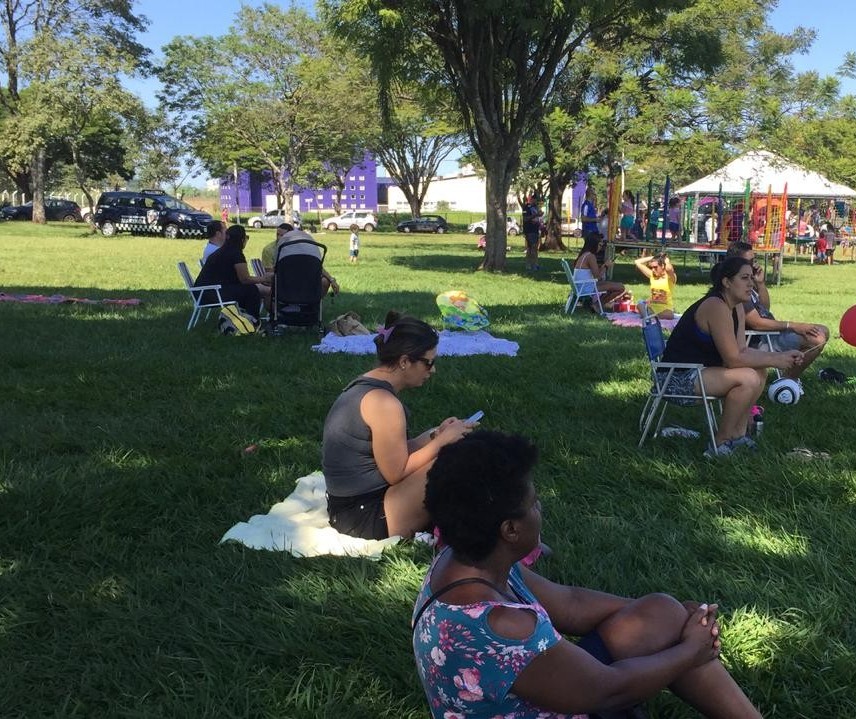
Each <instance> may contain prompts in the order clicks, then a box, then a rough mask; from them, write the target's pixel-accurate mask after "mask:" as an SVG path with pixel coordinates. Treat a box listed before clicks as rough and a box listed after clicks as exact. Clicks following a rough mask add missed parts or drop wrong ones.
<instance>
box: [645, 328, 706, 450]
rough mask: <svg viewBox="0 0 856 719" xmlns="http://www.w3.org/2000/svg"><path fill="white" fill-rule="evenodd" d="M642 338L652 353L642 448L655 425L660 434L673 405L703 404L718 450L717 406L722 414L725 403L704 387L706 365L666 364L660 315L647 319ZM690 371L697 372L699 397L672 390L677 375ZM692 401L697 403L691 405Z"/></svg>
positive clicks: (656, 431)
mask: <svg viewBox="0 0 856 719" xmlns="http://www.w3.org/2000/svg"><path fill="white" fill-rule="evenodd" d="M642 339H643V340H644V342H645V350H646V352H647V353H648V361H649V362H650V364H651V391H650V393H649V395H648V399H647V400H646V401H645V406H644V407H643V408H642V414H641V415H640V416H639V431H640V432H641V433H642V436H641V437H640V439H639V444H638V447H641V446H642V445H643V444H644V442H645V438H646V437H647V436H648V433H649V432H650V431H651V428H652V426H653V428H654V431H653V433H652V436H654V437H656V436H657V435H658V434H659V433H660V429H661V427H662V425H663V418H664V417H665V416H666V409H667V408H668V407H669V405H670V404H680V405H684V406H686V405H688V404H690V403H691V404H700V405H701V406H702V407H703V408H704V416H705V421H706V423H707V431H708V434H709V435H710V443H711V446H713V447H715V446H716V429H717V422H716V412H715V410H714V403H716V404H717V405H718V406H719V412H720V414H721V413H722V402H721V401H720V398H719V397H715V396H713V395H711V394H709V393H708V391H707V389H706V388H705V386H704V376H703V375H702V370H703V369H704V365H701V364H693V363H688V362H663V360H662V358H663V353H664V352H665V350H666V340H665V339H664V337H663V327H662V326H661V325H660V320H658V319H657V317H656V316H653V315H651V316H648V317H646V318H644V322H643V325H642ZM686 371H691V372H693V371H694V372H695V373H696V380H697V382H698V385H699V394H681V393H677V392H670V391H669V385H670V384H671V381H672V378H673V377H674V375H675V373H676V372H686ZM690 400H693V401H692V402H690Z"/></svg>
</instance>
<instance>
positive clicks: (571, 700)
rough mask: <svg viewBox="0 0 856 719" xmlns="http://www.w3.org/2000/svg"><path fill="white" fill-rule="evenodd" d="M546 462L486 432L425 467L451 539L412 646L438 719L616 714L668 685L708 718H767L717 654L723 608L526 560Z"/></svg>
mask: <svg viewBox="0 0 856 719" xmlns="http://www.w3.org/2000/svg"><path fill="white" fill-rule="evenodd" d="M536 462H537V449H536V448H535V446H534V445H533V444H531V443H530V442H529V441H528V440H526V439H524V438H523V437H519V436H510V435H505V434H501V433H499V432H486V431H478V432H473V433H472V434H471V435H469V436H468V437H465V438H464V439H463V440H461V441H460V442H458V443H456V444H451V445H448V446H446V447H443V449H442V450H441V451H440V454H439V456H438V457H437V461H436V462H435V463H434V466H433V467H432V468H431V470H430V471H429V473H428V484H427V487H426V493H425V506H426V507H427V509H428V512H429V513H430V515H431V519H432V521H433V522H434V523H435V524H436V525H437V527H438V528H439V530H440V535H441V536H442V537H443V541H444V542H445V546H444V547H443V548H442V549H441V550H440V551H439V552H438V553H437V554H436V556H435V558H434V561H433V562H432V563H431V566H430V568H429V569H428V571H427V574H426V577H425V579H424V581H423V583H422V588H421V590H420V592H419V596H418V597H417V599H416V603H415V605H414V610H413V616H412V626H413V640H412V641H413V651H414V655H415V659H416V667H417V671H418V673H419V678H420V680H421V682H422V687H423V689H424V690H425V694H426V697H427V699H428V705H429V708H430V712H431V716H432V717H433V718H434V719H445V718H448V717H453V716H454V717H463V716H468V717H469V716H473V717H484V718H486V717H519V718H520V719H535V718H536V717H538V718H541V719H571V715H573V716H575V717H580V715H584V714H585V713H592V712H598V713H599V714H600V713H602V714H603V715H606V713H607V712H609V716H615V714H613V713H612V712H613V711H614V710H619V709H622V708H624V707H629V706H632V705H634V704H636V703H638V702H641V701H644V700H646V699H649V698H650V697H652V696H654V695H655V694H656V693H658V692H659V691H661V690H662V689H666V688H669V689H670V690H671V691H672V692H674V693H675V694H676V695H677V696H679V697H680V698H681V699H683V700H684V701H685V702H687V703H688V704H690V705H692V706H693V707H695V708H696V709H697V710H698V711H699V712H701V713H702V714H704V715H706V716H709V717H719V718H721V719H726V718H728V719H755V718H757V717H760V716H761V715H760V713H759V712H758V711H757V709H755V707H754V706H753V705H752V703H751V701H750V700H749V699H748V698H747V697H746V695H745V694H744V693H743V691H742V690H741V689H740V687H739V686H738V685H737V683H736V682H735V681H734V679H733V678H732V677H731V675H730V674H729V673H728V670H727V669H726V668H725V667H724V666H723V665H722V663H721V662H720V661H719V659H718V657H719V654H720V650H721V640H720V632H719V624H718V622H717V619H716V614H717V610H718V607H717V605H716V604H705V603H699V602H695V601H688V602H683V603H681V602H679V601H677V600H676V599H673V598H672V597H671V596H669V595H667V594H648V595H645V596H643V597H640V598H638V599H630V598H625V597H619V596H615V595H612V594H607V593H605V592H600V591H596V590H592V589H586V588H584V587H574V586H566V585H562V584H557V583H554V582H552V581H550V580H548V579H545V578H544V577H542V576H540V575H539V574H536V573H535V572H533V571H531V570H529V569H526V568H525V567H524V566H522V565H521V563H520V559H521V558H522V557H524V556H526V554H527V553H528V552H529V551H531V550H532V548H533V547H535V546H537V544H538V541H539V539H538V538H539V535H540V531H541V502H540V501H539V499H538V493H537V491H536V488H535V484H534V481H533V471H534V467H535V464H536ZM566 635H568V636H575V637H581V639H579V641H577V642H576V643H574V642H572V641H569V640H568V639H566V638H565V636H566ZM634 715H635V714H634ZM622 716H624V714H622Z"/></svg>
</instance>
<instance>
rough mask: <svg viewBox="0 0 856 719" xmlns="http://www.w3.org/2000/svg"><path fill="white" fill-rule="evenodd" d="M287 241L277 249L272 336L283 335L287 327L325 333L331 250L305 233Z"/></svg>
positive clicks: (294, 233) (297, 232)
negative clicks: (325, 280) (325, 283)
mask: <svg viewBox="0 0 856 719" xmlns="http://www.w3.org/2000/svg"><path fill="white" fill-rule="evenodd" d="M283 239H284V240H285V241H284V242H282V243H281V244H280V245H279V246H278V247H277V248H276V256H275V257H276V259H275V264H274V280H273V293H272V299H271V319H270V324H271V333H272V334H274V335H277V334H282V333H283V332H284V331H285V329H286V328H287V327H309V328H312V327H315V328H317V329H318V331H319V333H323V331H324V324H323V322H322V310H321V300H323V299H324V295H323V289H322V284H321V277H322V275H321V269H322V267H323V265H324V258H325V257H326V256H327V247H326V246H325V245H322V244H320V243H318V242H315V240H313V239H312V237H311V235H309V234H307V233H306V232H302V231H301V230H294V231H292V232H289V233H288V234H286V235H285V237H284V238H283Z"/></svg>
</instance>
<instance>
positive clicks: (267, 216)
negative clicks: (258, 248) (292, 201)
mask: <svg viewBox="0 0 856 719" xmlns="http://www.w3.org/2000/svg"><path fill="white" fill-rule="evenodd" d="M247 222H248V224H249V225H250V227H255V228H256V229H257V230H260V229H261V228H262V227H279V226H280V225H281V224H282V223H283V222H288V223H289V224H290V225H292V226H293V227H294V229H295V230H299V229H300V213H299V212H298V211H297V210H295V211H294V212H292V213H291V219H290V220H289V219H288V215H286V212H285V210H268V211H267V212H265V213H264V214H263V215H255V216H254V217H251V218H250V219H249V220H248V221H247Z"/></svg>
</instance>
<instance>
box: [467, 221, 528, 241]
mask: <svg viewBox="0 0 856 719" xmlns="http://www.w3.org/2000/svg"><path fill="white" fill-rule="evenodd" d="M505 222H506V228H505V231H506V232H507V233H508V234H509V235H511V236H512V237H513V236H514V235H519V234H520V225H518V224H517V220H515V219H514V218H513V217H508V216H506V218H505ZM467 232H474V233H475V234H477V235H483V234H484V233H485V232H487V219H484V220H479V221H478V222H473V224H471V225H470V226H469V227H468V228H467Z"/></svg>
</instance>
